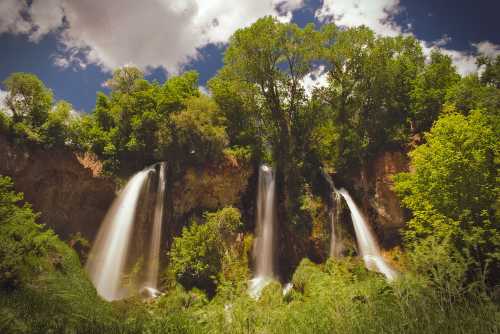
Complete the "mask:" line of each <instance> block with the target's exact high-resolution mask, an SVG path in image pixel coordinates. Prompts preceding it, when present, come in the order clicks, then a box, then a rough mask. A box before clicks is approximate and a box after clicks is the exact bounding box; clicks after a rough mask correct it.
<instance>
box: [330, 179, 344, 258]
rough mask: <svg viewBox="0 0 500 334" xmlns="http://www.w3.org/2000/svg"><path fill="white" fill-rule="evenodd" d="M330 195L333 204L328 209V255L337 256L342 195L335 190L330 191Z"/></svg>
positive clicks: (340, 238)
mask: <svg viewBox="0 0 500 334" xmlns="http://www.w3.org/2000/svg"><path fill="white" fill-rule="evenodd" d="M333 189H335V188H333ZM332 196H333V202H334V203H335V205H334V207H333V208H332V209H331V210H330V219H331V237H330V257H339V256H340V255H341V253H342V236H341V235H340V228H339V224H340V214H341V211H340V210H341V206H342V196H341V195H340V194H339V193H338V191H336V190H335V191H334V192H333V193H332Z"/></svg>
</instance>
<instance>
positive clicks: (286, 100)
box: [212, 17, 321, 220]
mask: <svg viewBox="0 0 500 334" xmlns="http://www.w3.org/2000/svg"><path fill="white" fill-rule="evenodd" d="M320 41H321V40H320V35H319V34H318V33H317V31H315V30H314V27H313V26H312V25H308V26H306V27H305V28H304V29H301V28H299V27H298V26H297V25H295V24H286V23H280V22H278V21H277V20H276V19H275V18H273V17H264V18H261V19H259V20H258V21H257V22H255V23H254V24H253V25H252V26H250V27H248V28H244V29H240V30H238V31H237V32H236V33H235V34H234V35H233V36H232V37H231V40H230V42H229V46H228V49H227V51H226V54H225V56H224V67H223V68H222V69H221V71H220V72H219V73H218V74H217V79H216V80H218V81H216V82H217V86H218V87H220V86H221V85H222V83H227V85H228V86H229V87H231V88H233V89H232V91H233V92H234V93H236V94H238V96H239V98H240V101H243V102H246V103H252V104H253V106H252V109H251V112H253V113H254V117H255V119H256V123H257V127H258V128H259V129H258V130H257V131H258V133H259V134H262V136H263V137H264V140H265V142H266V143H267V144H265V145H268V147H270V148H271V154H272V159H273V161H274V162H275V163H276V173H277V184H278V198H279V200H278V203H280V207H281V210H280V211H281V215H282V216H283V219H284V220H289V219H291V218H292V217H291V214H292V213H293V211H294V210H293V208H294V207H296V206H297V203H296V202H297V201H296V199H297V198H298V196H297V191H298V188H299V187H298V186H297V180H298V176H297V174H298V169H297V165H298V161H297V159H295V158H294V144H295V141H294V138H293V134H294V131H295V128H296V126H297V124H298V122H297V120H298V119H299V117H300V114H301V113H302V112H303V111H304V110H303V107H304V105H305V102H306V95H305V91H304V87H303V85H302V80H303V78H304V77H305V76H306V75H307V74H308V73H309V72H310V71H311V69H312V66H313V61H314V60H315V59H316V58H317V51H318V49H319V46H320ZM215 87H216V85H215V84H213V85H212V88H215ZM215 94H216V96H220V95H221V94H220V93H219V91H216V92H215ZM226 101H227V100H226Z"/></svg>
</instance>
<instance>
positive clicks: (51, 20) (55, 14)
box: [28, 0, 64, 42]
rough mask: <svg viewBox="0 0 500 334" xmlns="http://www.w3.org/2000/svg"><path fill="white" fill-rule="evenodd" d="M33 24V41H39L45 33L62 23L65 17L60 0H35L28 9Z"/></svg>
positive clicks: (31, 37) (31, 35)
mask: <svg viewBox="0 0 500 334" xmlns="http://www.w3.org/2000/svg"><path fill="white" fill-rule="evenodd" d="M28 14H29V16H30V17H31V22H32V25H33V31H32V32H31V34H30V39H31V40H32V41H35V42H36V41H39V40H40V38H42V37H43V36H44V35H45V34H47V33H49V32H51V31H53V30H56V29H57V28H59V27H60V26H61V25H62V19H63V17H64V13H63V9H62V6H61V1H60V0H44V1H34V2H33V4H32V5H31V7H30V8H29V11H28Z"/></svg>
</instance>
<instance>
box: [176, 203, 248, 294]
mask: <svg viewBox="0 0 500 334" xmlns="http://www.w3.org/2000/svg"><path fill="white" fill-rule="evenodd" d="M204 220H205V222H204V223H202V224H197V223H196V222H192V223H191V226H189V227H184V228H183V230H182V235H181V236H180V237H177V238H174V241H173V243H172V248H171V250H170V253H169V254H170V267H169V270H170V271H171V272H172V273H173V274H174V275H175V277H176V279H177V280H178V281H179V282H180V283H182V284H183V285H184V286H185V287H187V288H191V287H198V288H201V289H205V290H207V292H209V294H213V293H214V291H215V286H216V283H217V275H218V273H219V271H220V270H221V266H222V261H223V257H224V254H225V252H226V251H227V250H228V249H229V243H230V242H231V241H233V240H234V237H235V233H236V231H237V230H238V229H239V228H240V227H241V214H240V212H239V210H237V209H235V208H231V207H229V208H224V209H222V210H219V211H217V212H215V213H205V216H204Z"/></svg>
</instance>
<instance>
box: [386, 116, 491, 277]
mask: <svg viewBox="0 0 500 334" xmlns="http://www.w3.org/2000/svg"><path fill="white" fill-rule="evenodd" d="M497 130H498V128H497V127H495V126H494V124H492V123H491V122H490V118H489V117H487V116H486V115H484V113H482V112H481V111H478V110H476V111H473V112H471V113H470V115H468V116H464V115H461V114H457V113H452V114H449V115H444V116H442V117H441V118H439V119H438V121H437V122H436V123H435V125H434V126H433V127H432V129H431V131H430V133H429V134H427V135H426V138H425V139H426V143H425V144H423V145H421V146H419V147H417V148H416V149H415V150H414V151H412V152H411V153H410V157H411V168H410V169H411V172H409V173H402V174H399V175H397V177H396V179H395V181H396V182H395V185H396V188H395V189H396V191H397V192H398V193H399V194H400V196H401V198H402V203H403V204H404V205H405V206H406V207H407V208H409V209H410V210H411V212H412V219H411V220H410V222H409V224H408V229H407V232H406V238H407V240H408V241H409V242H410V244H412V243H418V242H420V240H422V239H426V238H429V237H433V238H437V239H438V240H441V241H443V240H449V241H451V242H452V244H453V245H454V246H455V247H456V248H457V249H458V250H459V251H460V252H462V254H464V255H468V256H471V257H472V258H473V259H474V260H475V261H476V262H475V263H474V268H475V269H479V270H483V269H488V270H489V274H490V275H489V278H490V279H491V280H493V281H494V282H497V283H498V273H499V270H500V251H499V250H500V221H499V218H500V216H499V212H498V208H499V202H498V199H499V195H500V187H499V185H498V162H499V161H500V160H499V159H500V145H499V143H500V136H499V133H498V131H497Z"/></svg>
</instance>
